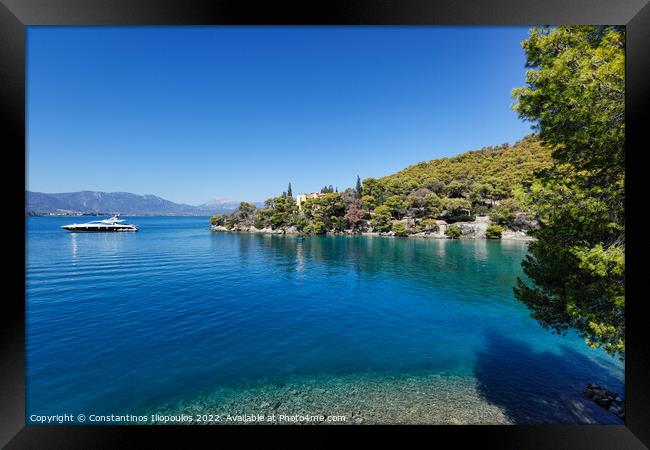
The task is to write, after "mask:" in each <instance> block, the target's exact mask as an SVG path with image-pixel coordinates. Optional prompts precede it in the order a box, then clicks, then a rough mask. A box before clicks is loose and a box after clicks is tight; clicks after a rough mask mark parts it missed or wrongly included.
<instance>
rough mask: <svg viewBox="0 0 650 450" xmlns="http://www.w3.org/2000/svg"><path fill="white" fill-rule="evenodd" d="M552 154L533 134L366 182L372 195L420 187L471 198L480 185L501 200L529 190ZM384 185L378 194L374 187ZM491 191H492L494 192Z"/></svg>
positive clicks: (401, 192) (435, 160)
mask: <svg viewBox="0 0 650 450" xmlns="http://www.w3.org/2000/svg"><path fill="white" fill-rule="evenodd" d="M550 165H551V151H550V150H549V149H547V148H544V147H543V146H542V145H541V144H540V142H539V140H538V138H537V136H536V135H529V136H526V137H525V138H523V139H522V140H520V141H518V142H517V143H515V144H514V145H512V146H510V145H508V144H504V145H501V146H497V147H484V148H482V149H480V150H473V151H468V152H465V153H461V154H460V155H457V156H454V157H451V158H441V159H434V160H431V161H429V162H421V163H419V164H415V165H413V166H409V167H407V168H406V169H403V170H400V171H399V172H397V173H395V174H393V175H388V176H385V177H382V178H379V179H377V180H376V181H374V179H372V178H369V179H366V180H364V187H365V185H366V184H368V183H369V184H370V185H371V186H370V189H371V190H370V191H369V192H367V193H368V194H370V195H373V194H377V195H379V196H390V195H408V194H410V193H412V192H413V191H414V190H417V189H419V188H427V189H429V190H432V191H433V192H436V193H437V194H442V195H443V196H444V195H450V196H457V197H458V196H459V195H458V192H459V191H460V192H461V193H463V194H465V195H461V196H463V197H465V196H469V195H470V194H471V192H472V190H473V189H475V188H476V187H477V186H479V185H485V186H487V189H488V191H486V192H485V195H486V197H485V198H492V199H494V200H499V199H503V198H507V197H511V196H512V195H513V188H515V187H519V186H522V187H527V186H529V185H530V183H531V182H532V180H533V176H532V175H533V173H534V172H535V171H539V170H541V169H545V168H547V167H550ZM375 183H377V184H379V186H380V189H379V190H378V191H374V190H373V188H374V184H375ZM490 189H491V191H490Z"/></svg>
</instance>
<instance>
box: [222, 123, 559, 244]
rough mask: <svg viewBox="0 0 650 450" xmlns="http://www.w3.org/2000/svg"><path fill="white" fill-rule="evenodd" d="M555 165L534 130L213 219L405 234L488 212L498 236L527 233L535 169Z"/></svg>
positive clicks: (237, 224)
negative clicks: (510, 142) (495, 143)
mask: <svg viewBox="0 0 650 450" xmlns="http://www.w3.org/2000/svg"><path fill="white" fill-rule="evenodd" d="M550 166H551V152H550V150H548V149H546V148H544V147H542V145H541V144H540V142H539V140H538V138H537V137H536V136H535V135H530V136H527V137H525V138H524V139H522V140H521V141H519V142H517V143H516V144H514V145H512V146H510V145H507V144H504V145H501V146H498V147H486V148H483V149H481V150H475V151H469V152H465V153H462V154H460V155H458V156H454V157H451V158H441V159H434V160H431V161H429V162H421V163H419V164H416V165H413V166H410V167H407V168H406V169H403V170H401V171H399V172H397V173H395V174H393V175H388V176H385V177H382V178H366V179H365V180H363V183H362V184H361V186H360V187H361V188H360V189H359V187H356V188H348V189H346V190H344V191H342V192H334V191H333V189H332V188H331V186H330V187H325V188H323V190H322V191H321V194H320V195H319V196H314V197H313V198H307V199H306V200H304V201H302V203H301V204H298V202H297V200H298V198H295V199H294V197H293V196H291V195H290V194H288V193H283V194H282V195H281V196H279V197H275V198H271V199H268V200H267V201H266V202H265V207H264V208H261V209H256V208H255V206H254V205H251V204H248V203H242V204H241V205H240V208H239V210H238V211H236V212H235V213H234V214H232V215H230V216H220V215H217V216H214V217H213V218H212V224H213V225H215V226H221V227H224V228H225V229H229V230H246V229H251V228H256V229H261V228H265V229H272V230H283V231H288V230H291V232H302V233H309V234H322V233H326V232H353V233H356V232H362V231H368V230H372V231H375V232H391V231H392V232H394V233H395V234H397V235H399V236H404V235H408V234H417V233H425V234H426V233H432V232H435V231H436V230H439V229H440V227H439V225H441V224H444V223H443V222H440V221H441V220H442V221H444V222H446V223H453V222H459V221H463V222H472V221H474V220H475V218H476V216H489V218H490V221H491V222H492V223H493V227H492V228H491V229H490V231H489V235H490V236H495V237H496V236H500V235H501V228H500V227H501V226H503V227H506V228H511V229H514V230H523V231H527V230H529V229H530V228H531V226H533V225H534V224H533V223H532V222H531V221H530V220H529V218H528V217H527V215H526V210H527V207H526V204H527V198H528V194H527V191H528V189H529V187H530V185H531V183H532V182H533V179H534V176H533V174H534V173H535V172H537V171H539V170H542V169H545V168H548V167H550ZM452 230H454V229H453V228H452ZM450 233H451V234H449V235H450V236H451V235H452V234H454V233H456V234H458V231H456V232H454V231H450Z"/></svg>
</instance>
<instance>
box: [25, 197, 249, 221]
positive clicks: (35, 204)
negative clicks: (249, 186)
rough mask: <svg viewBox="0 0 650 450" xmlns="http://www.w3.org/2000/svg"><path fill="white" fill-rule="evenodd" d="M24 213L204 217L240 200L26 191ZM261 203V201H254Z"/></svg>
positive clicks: (220, 211)
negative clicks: (174, 199) (179, 200)
mask: <svg viewBox="0 0 650 450" xmlns="http://www.w3.org/2000/svg"><path fill="white" fill-rule="evenodd" d="M25 196H26V199H25V200H26V203H25V213H26V214H28V215H41V214H125V215H164V216H204V215H213V214H217V213H224V212H230V211H234V210H235V209H237V207H238V206H239V202H234V201H229V200H226V199H222V198H215V199H212V200H210V201H208V202H206V203H204V204H202V205H198V206H194V205H186V204H182V203H174V202H172V201H169V200H165V199H164V198H160V197H157V196H155V195H150V194H149V195H137V194H131V193H129V192H95V191H81V192H66V193H60V194H45V193H42V192H31V191H25ZM255 205H256V206H260V205H261V204H260V203H255Z"/></svg>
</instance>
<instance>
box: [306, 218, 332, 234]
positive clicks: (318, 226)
mask: <svg viewBox="0 0 650 450" xmlns="http://www.w3.org/2000/svg"><path fill="white" fill-rule="evenodd" d="M326 231H327V227H326V226H325V222H323V221H321V220H315V221H314V222H313V223H312V224H310V225H308V226H306V227H305V232H306V233H308V234H325V232H326Z"/></svg>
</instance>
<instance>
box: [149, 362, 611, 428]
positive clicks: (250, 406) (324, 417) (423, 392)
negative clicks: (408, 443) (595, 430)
mask: <svg viewBox="0 0 650 450" xmlns="http://www.w3.org/2000/svg"><path fill="white" fill-rule="evenodd" d="M521 401H522V402H527V403H529V405H528V407H537V408H539V411H537V412H535V413H533V414H532V415H530V416H528V417H522V416H521V415H518V414H517V412H516V411H510V410H509V408H508V406H507V405H505V404H504V405H499V404H496V403H491V402H490V401H488V400H486V398H485V396H484V395H483V394H482V393H481V386H480V385H479V384H478V382H477V380H476V379H475V378H474V377H471V376H455V375H441V374H430V373H429V374H427V373H420V374H411V375H403V374H380V373H367V374H355V375H345V376H314V377H291V378H287V379H285V380H283V381H263V382H258V383H251V384H248V385H245V386H243V385H242V386H238V387H222V388H219V389H216V390H214V391H213V392H211V393H209V394H206V395H204V396H200V397H197V398H195V399H193V400H192V401H184V402H180V403H177V404H174V405H168V406H167V407H164V408H161V409H159V410H156V411H155V412H154V413H153V414H159V415H160V416H162V417H166V419H162V418H161V421H159V422H158V423H162V421H164V420H168V421H169V420H172V421H173V420H175V419H176V420H179V419H177V418H178V417H180V416H181V415H183V414H185V415H187V416H191V417H193V420H194V422H193V423H195V424H196V423H197V419H198V420H199V422H198V423H199V424H201V423H202V424H210V425H215V424H216V425H219V424H223V425H233V424H337V425H339V424H355V425H357V424H367V425H372V424H375V425H379V424H387V425H390V424H429V425H487V424H491V425H510V424H524V423H527V424H535V423H539V424H543V423H558V422H565V423H578V424H579V423H584V424H589V423H612V424H618V423H622V422H621V421H620V420H619V419H618V418H617V417H615V416H614V415H610V414H609V413H607V412H606V411H604V410H602V409H599V408H598V407H597V406H595V405H594V404H593V403H592V402H591V401H589V400H588V399H579V398H575V397H574V396H569V397H567V398H555V399H554V398H546V397H545V396H544V393H540V394H539V396H536V399H531V398H526V397H523V398H521ZM535 401H537V403H538V404H537V405H531V404H530V403H534V402H535ZM174 416H175V417H174ZM215 416H218V418H215ZM251 416H253V417H251ZM296 416H298V417H296ZM201 417H203V419H201ZM328 418H330V419H328ZM201 420H203V422H201ZM154 423H155V422H154Z"/></svg>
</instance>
